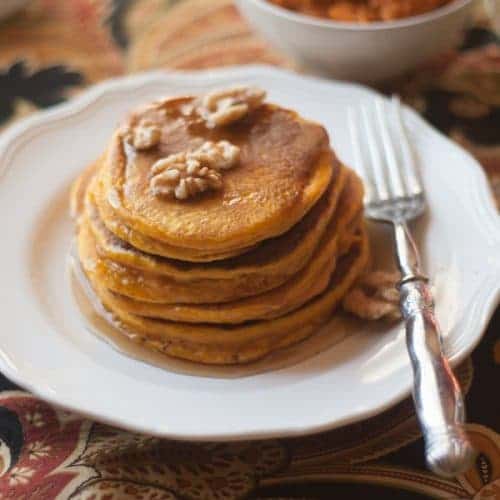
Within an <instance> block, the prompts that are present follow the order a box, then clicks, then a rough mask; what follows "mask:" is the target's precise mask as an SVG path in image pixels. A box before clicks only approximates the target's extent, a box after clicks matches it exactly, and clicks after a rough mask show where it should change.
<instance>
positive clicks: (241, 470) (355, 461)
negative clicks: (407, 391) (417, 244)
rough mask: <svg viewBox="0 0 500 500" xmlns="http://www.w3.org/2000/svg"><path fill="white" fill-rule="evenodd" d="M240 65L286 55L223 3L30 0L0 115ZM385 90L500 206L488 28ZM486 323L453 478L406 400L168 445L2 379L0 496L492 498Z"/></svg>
mask: <svg viewBox="0 0 500 500" xmlns="http://www.w3.org/2000/svg"><path fill="white" fill-rule="evenodd" d="M250 62H264V63H269V64H277V65H284V66H292V67H293V64H291V62H290V61H287V60H286V59H285V58H284V57H282V56H280V55H278V54H276V53H274V52H273V51H271V50H270V49H269V48H268V47H267V46H266V44H265V43H263V42H262V41H261V40H260V39H259V38H258V37H256V36H255V35H254V34H253V33H252V32H251V31H250V29H249V28H248V27H247V26H246V24H245V23H244V22H243V21H242V20H241V19H240V17H239V16H238V14H237V12H236V10H235V8H234V7H233V6H232V4H231V1H230V0H170V1H169V0H114V1H112V0H107V1H106V0H35V1H33V2H31V3H30V5H29V7H28V8H27V9H26V10H24V11H22V12H21V13H19V14H18V15H16V16H15V17H13V18H11V19H9V20H8V21H5V22H3V23H1V24H0V127H6V126H8V124H9V123H10V122H11V121H12V120H15V119H18V118H20V117H21V116H24V115H26V114H29V113H31V112H33V111H34V110H36V109H39V108H46V107H49V106H52V105H54V104H57V103H59V102H61V101H63V100H65V99H68V98H70V96H71V95H73V94H75V93H77V92H79V91H80V90H81V89H83V88H84V87H86V86H88V85H91V84H92V83H94V82H97V81H99V80H102V79H104V78H108V77H111V76H116V75H121V74H124V73H128V72H135V71H141V70H147V69H150V68H156V67H162V68H182V69H187V68H189V69H191V68H206V67H212V66H220V65H229V64H236V63H238V64H242V63H250ZM384 90H386V91H396V92H398V93H400V94H401V95H402V96H403V98H404V99H405V100H406V101H407V102H409V103H410V104H411V105H413V106H414V107H416V108H417V109H418V110H419V111H421V113H422V114H423V115H424V116H425V117H426V118H427V119H428V120H429V121H430V122H432V123H433V124H434V125H436V126H437V127H439V128H440V129H442V130H443V131H445V132H446V133H447V134H449V135H450V136H451V137H452V138H453V139H455V140H456V141H458V142H459V143H461V144H462V145H464V146H465V147H466V148H467V149H469V150H470V151H471V152H472V153H473V154H474V155H475V156H476V157H477V158H478V159H479V160H480V162H481V163H482V165H483V167H484V169H485V170H486V172H487V173H488V175H489V178H490V179H491V184H492V187H493V189H494V192H495V193H496V196H497V199H498V201H499V202H500V42H499V38H498V37H497V36H496V35H495V34H494V32H493V30H492V28H491V27H489V26H488V25H487V24H486V23H485V22H484V21H481V19H478V22H477V24H476V26H475V27H474V28H473V29H471V30H470V31H469V32H468V33H467V35H466V37H465V39H464V42H463V45H462V47H461V50H460V51H459V52H457V53H449V54H444V55H443V56H442V57H441V58H440V59H439V60H437V61H433V62H431V63H429V65H427V66H426V67H424V68H421V69H420V70H419V71H418V72H416V73H415V74H413V75H410V76H409V77H408V78H405V79H402V80H400V81H398V82H391V83H390V84H388V85H387V86H385V89H384ZM499 332H500V313H499V311H497V314H496V315H495V317H494V318H493V320H492V322H491V324H490V326H489V329H488V331H487V332H486V334H485V337H484V339H483V341H482V342H481V344H480V345H479V347H478V348H477V349H476V350H475V352H474V353H473V354H472V356H471V357H470V359H468V360H467V361H466V362H464V363H463V364H462V366H460V367H459V368H458V370H457V373H458V376H459V378H460V380H461V382H462V384H463V387H464V389H465V390H466V391H467V406H468V411H469V421H470V422H471V424H469V426H468V429H469V432H470V436H471V438H472V440H473V441H474V443H475V445H476V447H477V448H478V450H480V454H479V456H478V458H477V461H476V463H475V464H474V467H472V468H471V470H469V471H468V472H467V473H466V474H463V475H460V476H458V477H456V478H454V479H449V480H445V479H440V478H438V477H436V476H434V475H432V474H430V473H429V472H428V471H426V469H425V466H424V463H423V446H422V440H421V438H420V436H419V431H418V427H417V424H416V421H415V417H414V414H413V410H412V404H411V401H410V400H406V401H404V402H402V403H401V404H399V405H397V406H396V407H394V408H391V409H390V410H388V411H386V412H385V413H383V414H381V415H379V416H377V417H375V418H372V419H370V420H367V421H364V422H362V423H359V424H355V425H351V426H348V427H346V428H343V429H339V430H335V431H331V432H327V433H324V434H321V435H319V436H312V437H303V438H300V439H284V440H272V441H263V442H251V443H238V444H220V443H211V444H196V443H177V442H173V441H166V440H160V439H156V438H152V437H148V436H143V435H137V434H132V433H129V432H124V431H120V430H118V429H114V428H111V427H108V426H105V425H102V424H98V423H94V422H90V421H88V420H85V419H82V418H80V417H79V416H78V415H74V414H70V413H67V412H63V411H59V410H57V409H55V408H53V407H51V406H50V405H48V404H46V403H44V402H43V401H41V400H38V399H37V398H35V397H33V396H32V395H30V394H28V393H26V392H24V391H22V390H20V389H19V388H18V387H16V386H14V385H13V384H12V383H10V382H9V381H8V380H7V379H5V378H3V377H2V378H1V379H0V390H1V392H0V498H15V499H53V498H62V499H66V498H74V499H88V500H90V499H136V498H141V499H168V500H173V499H178V498H182V499H233V498H242V497H245V498H259V499H264V498H275V499H277V498H282V499H284V498H302V499H305V498H307V499H340V500H346V499H350V498H356V499H357V498H359V499H361V498H363V499H364V498H370V499H371V498H377V499H378V498H381V499H384V498H387V499H388V498H391V499H418V498H428V497H431V498H453V499H458V498H466V499H469V498H474V499H483V500H487V499H488V500H492V499H500V435H499V434H498V433H499V432H500V395H499V391H498V383H499V382H500V378H499V376H500V340H499ZM13 333H15V332H13ZM67 376H71V374H68V375H67ZM0 377H1V376H0ZM133 398H134V395H133V394H130V399H131V401H133ZM297 404H300V401H297ZM172 411H175V409H173V410H172Z"/></svg>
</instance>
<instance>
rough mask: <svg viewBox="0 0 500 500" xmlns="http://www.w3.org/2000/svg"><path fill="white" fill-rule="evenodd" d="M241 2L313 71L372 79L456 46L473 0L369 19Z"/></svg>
mask: <svg viewBox="0 0 500 500" xmlns="http://www.w3.org/2000/svg"><path fill="white" fill-rule="evenodd" d="M236 3H237V5H238V8H239V10H240V12H241V13H242V14H243V15H244V16H245V17H246V18H247V19H248V21H249V22H250V23H251V25H252V26H253V27H254V28H255V29H256V30H257V31H259V32H260V33H262V35H263V36H264V37H265V38H267V39H268V40H269V41H270V42H271V43H272V44H273V45H275V46H276V47H277V48H279V49H281V50H282V51H283V52H284V53H286V54H288V55H290V56H292V57H293V58H294V59H295V60H297V61H298V62H299V63H300V64H301V65H303V66H304V67H305V68H307V69H308V70H309V71H312V72H314V73H316V74H322V75H328V76H333V77H335V78H338V79H343V80H355V81H360V82H366V83H370V82H376V81H381V80H385V79H389V78H392V77H395V76H397V75H401V74H403V73H405V72H406V71H408V70H410V69H412V68H414V67H415V66H417V65H418V64H419V63H421V62H423V61H425V60H428V59H429V58H431V57H432V56H434V55H437V54H439V53H441V52H444V51H446V50H448V49H451V48H452V47H453V46H454V45H456V44H457V42H458V41H459V39H460V35H461V33H462V31H463V29H464V27H465V26H466V24H467V21H468V19H469V14H470V11H471V6H472V3H473V0H455V1H453V2H451V3H450V4H448V5H446V6H444V7H441V8H439V9H436V10H433V11H431V12H429V13H426V14H423V15H420V16H415V17H411V18H405V19H401V20H397V21H391V22H375V23H366V24H362V23H350V22H349V23H347V22H335V21H329V20H324V19H318V18H314V17H311V16H306V15H303V14H297V13H295V12H292V11H289V10H286V9H284V8H281V7H276V6H275V5H273V4H271V3H270V2H268V1H267V0H236Z"/></svg>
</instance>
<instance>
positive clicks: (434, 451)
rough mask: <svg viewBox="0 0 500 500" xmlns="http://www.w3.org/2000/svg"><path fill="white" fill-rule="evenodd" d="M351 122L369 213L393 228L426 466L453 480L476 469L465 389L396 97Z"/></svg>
mask: <svg viewBox="0 0 500 500" xmlns="http://www.w3.org/2000/svg"><path fill="white" fill-rule="evenodd" d="M348 122H349V131H350V134H351V140H352V145H353V148H354V153H355V162H356V165H355V166H356V168H357V170H358V171H359V173H360V174H361V176H362V177H363V178H364V182H365V191H366V195H365V213H366V216H367V217H368V218H370V219H374V220H376V221H379V222H385V223H389V224H391V225H392V227H393V230H394V242H395V252H396V256H397V263H398V267H399V269H400V271H401V281H400V283H399V290H400V307H401V312H402V314H403V318H404V321H405V328H406V345H407V348H408V353H409V355H410V359H411V364H412V368H413V376H414V384H413V400H414V403H415V410H416V413H417V417H418V420H419V422H420V426H421V428H422V433H423V436H424V440H425V451H426V460H427V464H428V466H429V468H430V469H431V470H433V471H434V472H435V473H436V474H439V475H441V476H445V477H451V476H455V475H457V474H458V473H460V472H463V471H464V470H466V469H467V468H468V467H469V466H470V465H471V462H472V460H473V457H474V451H473V448H472V446H471V444H470V442H469V439H468V437H467V434H466V432H465V429H464V420H465V408H464V401H463V397H462V393H461V390H460V386H459V384H458V382H457V380H456V379H455V377H454V375H453V372H452V370H451V368H450V365H449V363H448V361H447V359H446V358H445V357H444V355H443V351H442V343H441V334H440V330H439V326H438V322H437V319H436V316H435V314H434V301H433V298H432V294H431V290H430V288H429V285H428V281H429V280H428V278H427V277H426V276H425V274H424V273H423V272H422V268H421V265H420V258H419V253H418V250H417V247H416V245H415V242H414V240H413V238H412V236H411V234H410V231H409V228H408V225H407V223H408V222H409V221H411V220H413V219H416V218H417V217H419V216H420V215H422V214H423V212H424V211H425V207H426V203H425V198H424V191H423V187H422V183H421V181H420V177H419V174H418V172H417V169H416V165H415V163H416V162H415V158H414V156H413V152H412V149H411V145H410V141H409V140H408V136H407V133H406V130H405V126H404V121H403V116H402V113H401V105H400V102H399V99H398V98H395V97H393V98H392V100H391V103H390V104H388V103H387V102H386V101H384V100H382V99H381V98H378V99H375V100H374V102H373V103H369V104H364V105H361V106H360V108H359V109H355V108H351V109H349V116H348Z"/></svg>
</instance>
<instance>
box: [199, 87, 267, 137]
mask: <svg viewBox="0 0 500 500" xmlns="http://www.w3.org/2000/svg"><path fill="white" fill-rule="evenodd" d="M265 97H266V92H265V91H264V90H262V89H259V88H257V87H247V86H242V87H232V88H229V89H223V90H216V91H214V92H209V93H208V94H206V95H205V96H204V97H203V99H202V101H201V105H199V106H198V108H197V112H198V114H199V115H200V116H201V117H202V118H203V119H204V120H205V122H206V125H207V127H209V128H215V127H223V126H225V125H229V124H231V123H234V122H235V121H238V120H240V119H242V118H244V117H245V116H246V115H247V114H248V113H249V112H250V111H252V110H254V109H256V108H258V107H259V106H260V105H261V104H262V102H263V101H264V99H265Z"/></svg>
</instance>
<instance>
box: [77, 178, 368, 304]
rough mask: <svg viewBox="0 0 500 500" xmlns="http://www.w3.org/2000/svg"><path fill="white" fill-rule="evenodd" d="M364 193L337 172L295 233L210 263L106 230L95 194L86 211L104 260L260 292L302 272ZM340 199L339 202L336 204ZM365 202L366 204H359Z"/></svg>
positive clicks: (179, 278)
mask: <svg viewBox="0 0 500 500" xmlns="http://www.w3.org/2000/svg"><path fill="white" fill-rule="evenodd" d="M344 185H345V188H344ZM340 192H342V195H341V196H339V195H340ZM361 193H362V186H361V183H360V181H359V180H358V178H357V177H356V176H355V174H354V173H352V172H351V171H350V170H349V171H348V169H346V168H338V169H336V171H335V174H334V179H333V180H332V184H331V186H330V188H329V189H328V191H327V193H325V195H324V196H323V198H322V199H321V200H320V201H319V202H318V203H317V204H316V205H315V206H314V207H313V208H312V209H311V211H310V212H309V213H308V214H307V215H306V217H304V219H302V221H300V222H299V223H298V224H297V225H296V226H294V227H293V228H292V229H291V230H289V231H287V232H286V233H285V234H284V235H282V236H279V237H277V238H272V239H270V240H266V241H264V242H262V243H261V244H260V245H258V246H257V247H256V248H255V250H252V251H250V252H248V253H246V254H243V255H240V256H237V257H234V258H232V259H226V260H223V261H217V262H210V263H205V264H192V263H187V262H181V261H178V260H172V259H166V258H161V257H157V256H152V255H150V254H146V253H144V252H141V251H139V250H137V249H136V248H134V247H132V246H131V245H129V244H128V243H126V242H124V241H123V240H121V239H119V238H117V237H116V236H115V235H114V234H112V233H111V232H110V231H108V230H107V229H106V227H105V226H104V224H103V222H102V220H101V219H100V217H99V214H98V211H97V209H96V207H95V205H94V204H93V203H92V196H91V193H89V195H88V203H87V207H86V211H87V217H88V220H89V224H90V228H91V230H92V232H93V234H94V237H95V239H96V242H97V249H98V251H99V255H100V256H101V257H103V258H106V259H109V260H112V261H114V262H116V263H118V264H123V265H125V266H127V267H132V268H135V269H138V270H142V271H145V272H150V273H155V274H159V275H163V276H168V277H170V278H173V279H175V280H176V281H183V282H192V281H194V280H198V281H199V280H202V279H210V280H213V279H218V280H224V286H226V285H227V286H230V285H231V282H234V283H235V284H236V283H238V282H241V281H243V280H244V281H245V282H247V283H248V287H247V288H248V289H252V288H253V289H255V293H256V294H257V293H262V292H264V291H266V290H268V289H270V288H274V287H276V286H278V285H280V284H281V283H283V282H285V281H286V280H287V279H288V278H289V277H290V276H292V275H293V274H295V273H296V272H297V271H299V269H301V268H302V267H303V266H304V265H305V264H306V263H307V262H308V261H309V259H310V256H311V254H312V252H313V251H314V249H315V247H316V246H317V244H318V241H319V239H320V238H321V236H322V235H323V233H324V231H325V228H326V225H327V224H328V223H329V221H330V219H331V217H332V214H333V211H334V210H335V208H336V207H337V206H338V205H343V206H344V207H349V209H352V213H354V212H355V211H356V210H357V209H358V208H359V206H358V204H357V203H355V200H361V198H362V194H361ZM339 197H340V201H337V200H339ZM360 203H361V201H359V205H360ZM350 213H351V212H350ZM348 217H349V215H348ZM235 288H236V287H235ZM234 298H238V297H234Z"/></svg>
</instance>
